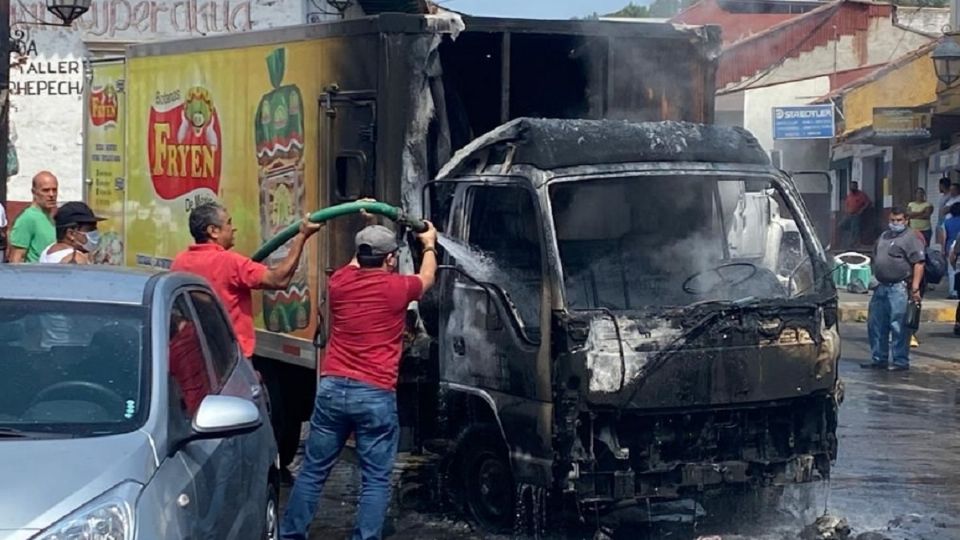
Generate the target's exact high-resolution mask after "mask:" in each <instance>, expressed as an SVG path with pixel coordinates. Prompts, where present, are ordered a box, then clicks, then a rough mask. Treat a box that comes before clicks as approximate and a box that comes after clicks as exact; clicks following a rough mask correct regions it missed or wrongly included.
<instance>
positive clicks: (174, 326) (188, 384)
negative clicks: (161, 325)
mask: <svg viewBox="0 0 960 540" xmlns="http://www.w3.org/2000/svg"><path fill="white" fill-rule="evenodd" d="M167 346H168V351H169V362H170V366H169V373H170V386H171V391H173V392H174V394H175V397H176V399H175V400H174V401H173V402H174V403H176V402H179V404H180V410H181V412H183V413H184V415H185V416H186V417H188V418H193V415H194V414H196V412H197V409H198V408H199V407H200V402H201V401H203V398H204V397H206V396H207V395H208V394H209V393H210V387H211V384H210V372H209V371H208V369H207V363H206V361H205V360H204V356H203V345H202V343H201V340H200V327H199V324H198V322H197V320H196V319H195V318H194V316H193V313H192V312H191V311H190V306H189V304H188V302H187V299H186V297H185V296H184V295H182V294H181V295H180V296H178V297H177V299H176V300H175V301H174V302H173V306H172V307H171V310H170V321H169V341H168V343H167Z"/></svg>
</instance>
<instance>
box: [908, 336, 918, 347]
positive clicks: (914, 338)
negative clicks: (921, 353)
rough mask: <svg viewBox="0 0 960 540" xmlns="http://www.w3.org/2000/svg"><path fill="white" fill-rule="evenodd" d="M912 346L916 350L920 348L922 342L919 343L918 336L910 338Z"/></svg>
mask: <svg viewBox="0 0 960 540" xmlns="http://www.w3.org/2000/svg"><path fill="white" fill-rule="evenodd" d="M910 346H911V347H913V348H914V349H916V348H917V347H919V346H920V342H919V341H917V336H910Z"/></svg>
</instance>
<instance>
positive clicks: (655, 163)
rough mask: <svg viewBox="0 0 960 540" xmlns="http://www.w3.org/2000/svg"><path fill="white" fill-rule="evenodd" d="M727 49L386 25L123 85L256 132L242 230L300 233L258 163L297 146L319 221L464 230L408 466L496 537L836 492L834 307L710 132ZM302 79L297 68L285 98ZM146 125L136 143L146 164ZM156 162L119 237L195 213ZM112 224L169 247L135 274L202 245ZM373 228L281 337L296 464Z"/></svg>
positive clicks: (333, 256) (794, 209)
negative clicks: (618, 513) (523, 520)
mask: <svg viewBox="0 0 960 540" xmlns="http://www.w3.org/2000/svg"><path fill="white" fill-rule="evenodd" d="M720 45H721V40H720V35H719V29H718V28H716V27H678V26H673V25H670V24H661V23H646V22H637V23H622V22H604V21H529V20H506V19H487V18H462V19H461V18H460V17H459V16H456V15H450V14H444V15H426V16H424V15H402V14H383V15H379V16H376V17H368V18H363V19H357V20H347V21H340V22H335V23H324V24H317V25H306V26H300V27H291V28H284V29H279V30H270V31H263V32H248V33H243V34H238V35H231V36H216V37H209V38H198V39H190V40H182V41H171V42H166V43H150V44H140V45H134V46H130V47H128V48H127V50H126V54H125V55H124V58H123V59H121V60H120V61H119V62H120V63H121V64H123V73H124V80H123V81H120V82H122V83H123V84H118V85H117V86H118V87H119V88H120V92H121V94H122V95H123V96H125V97H124V98H123V103H124V104H131V105H130V106H131V112H130V115H129V118H131V119H133V118H141V117H146V115H147V114H148V112H149V111H150V110H152V109H151V107H154V106H156V104H155V103H154V98H155V96H160V95H161V91H163V92H171V91H173V90H175V89H176V88H174V86H173V85H175V84H180V85H183V86H184V88H186V87H189V86H192V85H199V86H202V87H204V88H207V89H208V90H209V91H210V93H211V95H215V102H216V103H217V104H218V107H220V108H221V109H223V110H230V111H233V112H232V113H230V116H229V118H228V119H229V122H225V123H224V124H223V125H224V132H223V137H222V140H223V141H224V144H223V145H221V146H222V148H223V150H222V151H223V152H224V155H223V163H225V164H229V166H231V167H240V165H238V164H249V165H243V166H244V167H248V168H249V169H250V171H252V172H238V169H231V170H232V171H233V172H232V173H230V174H225V175H224V178H223V179H222V180H223V181H222V183H221V185H220V188H219V192H217V193H215V195H217V196H219V197H224V196H227V198H228V199H230V200H233V201H237V200H244V201H251V202H250V204H251V207H250V208H249V209H248V208H244V210H245V211H244V212H243V213H240V212H233V214H234V216H235V219H237V216H238V215H242V216H257V215H258V210H259V215H261V216H268V217H269V216H271V215H274V213H276V212H277V209H271V208H267V207H266V206H265V205H269V204H271V203H270V201H271V199H270V197H267V196H265V195H263V194H262V192H261V187H259V186H258V184H257V182H258V179H257V174H260V173H257V172H256V171H257V169H256V168H255V167H257V166H258V165H257V163H258V161H257V156H258V155H259V154H258V153H257V152H259V150H258V148H259V147H257V148H254V146H252V145H253V142H252V141H253V140H254V139H253V138H252V136H253V134H256V136H257V137H260V135H261V132H260V131H258V130H261V127H262V126H261V124H263V123H264V122H266V123H267V124H269V123H270V121H271V120H273V121H274V122H278V121H279V122H281V124H283V125H280V127H276V126H275V129H274V131H277V133H281V134H286V135H287V136H290V137H293V138H294V139H296V140H297V141H300V142H302V152H297V153H295V154H296V156H294V157H296V158H297V162H296V163H295V166H296V167H299V169H296V170H300V171H302V173H298V174H301V177H302V178H303V179H304V180H303V182H302V184H301V185H299V186H298V187H297V188H296V189H295V190H293V191H292V192H293V193H300V194H301V200H297V201H294V202H295V203H296V204H299V205H300V206H296V207H295V208H297V209H299V210H298V211H299V212H301V213H302V212H305V211H309V210H312V209H314V208H321V207H327V206H331V205H335V204H340V203H343V202H348V201H352V200H356V199H359V198H362V197H370V196H372V197H375V198H377V199H379V200H382V201H385V202H388V203H391V204H394V205H399V206H403V207H404V208H405V209H406V211H408V212H409V213H410V214H412V215H424V216H427V217H429V218H430V219H431V220H433V221H434V223H436V224H437V225H438V226H439V227H440V228H441V229H442V230H443V233H444V234H445V238H444V240H443V244H442V248H443V249H442V250H441V251H442V253H441V255H442V257H443V268H444V269H443V270H442V271H441V273H440V277H439V284H438V286H437V287H436V288H435V292H434V294H431V295H429V296H428V297H427V298H424V299H423V301H422V302H421V303H420V304H419V306H418V307H417V309H416V310H415V311H411V317H410V328H409V330H410V332H409V342H408V343H407V347H406V349H405V351H406V352H405V355H406V356H405V358H404V361H403V364H402V367H401V378H400V382H399V387H398V398H399V407H400V410H399V414H400V421H401V426H402V428H403V429H402V434H401V451H402V452H412V453H422V452H424V451H425V450H428V449H429V450H433V451H435V453H438V454H440V455H441V456H443V458H444V460H445V465H446V466H447V467H448V468H447V471H448V472H449V474H447V475H446V476H445V477H446V478H448V479H449V480H450V484H448V485H452V486H453V487H456V488H458V489H457V490H456V491H457V493H460V494H461V495H463V500H464V502H465V504H466V506H467V508H469V510H470V511H471V513H472V514H473V516H474V517H475V518H476V519H477V520H478V521H480V522H481V523H482V524H483V525H485V526H487V527H489V528H491V529H496V528H500V527H503V526H509V525H510V524H511V523H512V522H513V519H514V504H515V502H517V501H518V499H519V500H521V501H522V500H524V499H529V498H530V494H534V495H535V496H534V497H533V498H534V499H536V500H537V501H538V502H542V499H543V494H546V493H549V494H550V495H559V494H565V495H567V496H569V497H570V498H572V499H574V500H575V501H576V502H577V503H579V504H580V505H581V508H583V507H584V506H583V505H589V508H590V509H591V511H592V510H593V509H594V508H597V509H601V510H609V509H614V508H616V507H617V505H619V504H621V503H631V502H635V501H641V500H652V499H662V498H667V499H669V498H676V497H684V496H687V495H690V494H691V493H699V492H701V491H703V490H708V489H710V488H715V487H722V486H725V485H758V484H764V483H771V482H780V481H807V480H810V479H811V478H812V477H813V476H814V475H815V472H817V471H818V472H819V473H820V474H822V475H825V474H826V473H827V472H828V470H829V467H830V460H831V459H833V457H834V456H835V454H836V439H835V436H834V431H835V428H836V407H837V403H838V401H839V386H838V379H837V372H836V362H837V356H838V354H839V344H838V338H837V327H836V293H835V290H834V288H833V285H832V282H831V280H830V279H827V278H826V277H825V276H826V273H827V263H826V259H825V256H824V253H823V249H822V248H821V247H820V245H819V243H818V241H817V239H816V238H815V236H814V235H813V234H812V230H813V229H812V227H811V225H810V223H809V219H808V217H807V214H806V212H805V210H804V206H803V202H802V201H801V199H800V197H799V195H798V194H797V191H796V189H795V188H794V186H793V184H792V181H791V179H790V178H789V177H787V176H786V175H784V174H783V173H781V172H779V171H777V170H776V169H774V168H772V167H771V166H770V164H769V163H768V162H767V161H766V157H765V156H764V155H763V152H762V151H761V150H760V149H759V148H758V147H757V146H756V143H755V141H754V140H753V139H752V137H750V136H749V135H748V134H746V133H745V132H742V131H739V130H725V129H720V128H710V127H704V126H703V125H706V124H711V123H712V122H713V107H714V105H713V103H714V76H715V71H716V67H717V56H718V54H719V51H720ZM284 54H285V55H286V56H285V57H286V61H287V62H288V63H289V65H297V66H298V67H297V68H295V69H289V70H287V72H286V73H285V74H284V73H283V69H282V66H283V59H284ZM240 59H243V60H240ZM264 59H266V60H267V62H268V65H269V66H270V67H271V69H274V70H275V71H278V75H277V74H275V73H274V71H270V76H271V77H274V75H277V77H276V79H277V80H273V79H270V81H269V82H270V83H272V84H273V85H274V86H275V87H276V88H275V89H273V91H271V87H269V85H268V81H267V80H266V79H265V78H264V77H265V76H263V75H262V74H261V75H260V76H259V78H251V79H250V80H249V81H246V84H245V85H244V84H233V83H230V82H229V81H226V80H225V79H227V78H228V77H227V76H228V75H229V74H228V73H226V72H225V71H224V70H225V69H236V67H230V66H236V65H237V64H239V63H249V64H250V65H249V66H246V65H244V67H243V69H250V70H258V71H257V72H258V73H259V72H263V70H264V64H263V62H264ZM270 62H273V63H272V64H270ZM100 65H103V64H93V65H92V71H93V73H94V76H96V73H97V69H99V68H98V66H100ZM277 66H281V67H280V69H279V70H276V69H275V68H277ZM251 73H253V71H251ZM218 74H219V75H218ZM260 79H263V81H262V82H257V81H259V80H260ZM281 79H282V80H281ZM178 81H179V82H178ZM257 85H259V86H262V87H263V88H259V87H257ZM278 85H279V86H278ZM284 85H287V86H290V85H293V86H292V88H296V91H294V90H291V89H289V88H287V86H284ZM265 95H266V96H268V97H263V96H265ZM301 97H302V101H301ZM261 98H262V99H261ZM157 99H159V98H157ZM285 99H286V100H294V99H295V101H296V109H295V114H294V109H293V104H294V102H293V101H290V103H289V105H290V109H289V111H287V112H286V113H284V114H281V115H280V116H278V117H273V118H271V117H270V116H269V115H267V116H264V114H265V113H264V110H263V109H261V107H262V106H263V104H264V103H274V102H275V101H276V102H277V103H279V102H280V101H282V100H285ZM301 104H302V106H301ZM161 105H162V104H161ZM124 106H126V105H124ZM164 110H165V109H164ZM268 112H269V111H268ZM281 112H282V111H281ZM137 115H139V116H137ZM90 116H91V115H90V114H88V118H90ZM530 118H556V119H567V120H531V119H530ZM291 119H293V120H296V122H293V123H291V122H292V120H291ZM665 121H668V122H667V123H662V122H665ZM680 122H694V123H697V124H698V125H692V124H683V123H680ZM301 123H302V124H301ZM129 124H130V125H134V123H133V122H132V121H131V122H130V123H129ZM142 124H143V122H142V121H140V120H138V121H137V122H136V126H138V127H137V128H136V129H137V130H138V131H136V132H134V131H133V130H134V128H132V127H126V128H124V129H125V130H126V139H125V140H126V146H129V147H130V148H131V149H136V148H140V147H142V146H143V144H142V141H143V140H145V132H144V131H141V130H142V129H143V127H142ZM294 124H296V125H294ZM124 125H126V124H124ZM264 125H266V124H264ZM291 126H293V127H291ZM281 128H282V129H281ZM294 128H296V129H294ZM88 129H90V124H89V123H88ZM263 129H266V128H263ZM278 130H279V131H278ZM268 131H269V130H268ZM271 133H272V131H271ZM291 133H292V135H291ZM241 140H243V141H250V142H249V144H248V143H243V144H241V143H239V142H235V141H241ZM256 141H257V144H258V145H259V144H261V143H262V142H263V141H261V138H257V139H256ZM264 141H267V142H269V141H268V140H267V139H266V138H264ZM134 142H136V143H137V145H136V146H133V144H134ZM245 144H246V146H244V145H245ZM263 144H266V143H263ZM87 147H89V148H93V149H95V148H96V144H92V143H91V141H88V144H87ZM124 152H126V150H124ZM142 153H143V152H142V151H139V152H138V151H131V152H127V153H126V154H124V156H122V157H123V159H124V163H125V165H124V167H125V170H126V175H127V178H126V179H123V178H118V179H116V180H117V182H116V185H117V186H119V187H117V188H116V189H118V190H123V191H124V193H123V194H122V196H120V197H119V198H120V201H121V203H120V204H119V205H113V206H106V203H104V205H105V206H103V207H102V208H101V207H97V205H98V204H100V203H99V202H97V201H98V199H97V198H96V197H90V201H91V204H92V205H93V206H94V207H95V208H96V209H97V211H98V212H114V213H115V212H116V211H117V208H121V209H122V210H121V212H135V210H128V209H130V208H135V207H136V205H133V204H124V203H123V201H127V202H131V201H132V202H136V203H137V204H138V205H139V207H140V208H141V210H146V209H150V208H156V210H157V211H160V210H162V211H163V212H166V213H170V214H171V215H174V213H175V212H176V211H177V210H176V208H177V207H175V206H173V205H174V204H181V203H179V202H178V201H173V202H171V201H168V200H160V199H161V198H160V197H159V195H157V196H154V195H153V194H154V189H153V188H152V187H150V182H151V178H150V164H149V163H147V162H146V158H145V157H144V156H142V155H140V154H142ZM455 153H456V154H455ZM291 160H292V158H291ZM91 163H93V164H96V161H92V162H91ZM444 164H447V165H446V166H444ZM225 166H226V165H225ZM291 167H293V166H291ZM441 168H442V170H441ZM88 169H89V168H88ZM243 170H244V171H246V169H243ZM291 170H293V169H291ZM271 174H272V173H271ZM86 175H87V176H88V177H91V173H90V171H89V170H88V171H87V172H86ZM261 176H262V174H261ZM124 180H125V181H124ZM278 181H286V180H284V179H283V178H280V180H278ZM431 181H432V182H431ZM135 191H136V192H137V193H138V195H134V192H135ZM257 193H261V197H260V208H259V209H257V208H254V207H253V206H254V205H255V204H256V203H254V202H253V201H255V200H256V199H257V197H256V194H257ZM181 206H182V204H181ZM179 211H180V212H182V209H180V210H179ZM163 212H161V214H162V213H163ZM111 215H112V214H111ZM297 215H299V214H297ZM111 219H112V220H114V222H115V223H123V229H124V230H123V234H122V236H123V237H124V238H143V237H144V235H147V234H150V235H153V236H152V237H151V238H155V239H156V241H155V242H146V243H145V244H144V245H141V246H139V247H137V248H135V249H131V248H123V249H126V251H127V252H124V253H122V254H121V258H122V259H123V260H125V261H126V263H127V264H131V265H143V264H147V265H150V264H154V263H155V262H156V261H159V262H161V263H162V262H163V261H164V260H166V261H169V259H170V258H172V257H173V255H174V254H175V253H176V252H177V251H179V250H180V249H182V248H183V247H184V246H185V245H186V244H188V243H189V238H188V237H187V236H186V233H185V231H184V230H183V227H182V224H181V223H180V222H181V221H182V219H183V217H182V215H178V216H177V219H176V220H166V221H162V222H161V221H158V222H157V224H156V226H155V228H144V227H147V225H144V220H142V219H139V218H138V217H137V215H135V214H133V213H131V215H130V216H129V217H126V216H116V219H114V218H111ZM244 219H247V218H244ZM261 219H265V218H262V217H261ZM362 226H363V219H362V218H361V217H359V216H355V217H351V218H343V219H338V220H335V221H333V222H331V223H330V224H328V226H327V227H326V228H325V229H324V231H323V233H321V234H322V238H321V241H320V246H321V249H320V250H319V252H310V254H309V255H308V256H306V257H305V259H306V260H307V263H306V264H307V265H308V268H307V269H306V270H305V271H304V275H306V276H309V277H308V278H304V279H306V280H307V281H306V283H307V285H308V286H309V289H310V290H311V291H314V292H311V297H310V298H309V301H308V303H307V304H306V305H307V306H308V308H309V309H308V310H306V312H305V313H300V312H298V315H297V316H296V317H294V318H293V319H291V320H294V321H296V322H297V326H296V328H295V330H292V331H289V332H287V331H286V330H284V328H283V327H281V326H282V325H281V326H278V323H277V321H273V322H272V323H270V322H268V323H264V322H263V321H264V320H271V319H270V318H269V317H266V316H263V317H260V315H261V314H262V313H265V312H262V311H260V312H258V320H259V322H258V325H259V326H258V339H257V352H256V357H255V359H254V362H255V364H256V366H257V369H258V370H259V371H260V372H261V373H262V374H263V376H264V379H265V382H266V385H267V387H268V391H269V392H270V395H271V397H272V402H273V412H272V422H273V426H274V429H275V431H276V433H277V436H278V439H279V443H280V444H279V445H280V448H281V458H282V461H289V460H290V459H291V458H292V457H293V453H294V452H295V450H296V447H297V442H298V437H299V434H300V425H301V422H302V421H305V420H307V419H308V418H309V415H310V412H311V410H312V405H313V401H314V399H313V398H314V392H315V377H314V376H312V373H314V371H315V370H316V368H317V366H316V358H318V357H320V358H322V349H323V345H324V343H325V335H326V331H327V321H328V320H329V318H328V316H327V305H326V303H325V298H324V292H323V291H325V289H326V279H327V276H329V274H330V272H332V269H334V268H336V267H339V266H340V265H343V264H345V263H347V262H348V261H349V260H350V258H351V256H352V252H353V236H354V234H355V231H356V230H358V229H359V228H360V227H362ZM138 227H139V228H138ZM151 227H152V225H151ZM240 227H241V229H243V230H245V231H256V230H257V229H258V228H259V229H263V228H264V226H261V225H260V224H259V222H257V221H256V220H255V217H252V218H250V220H249V222H245V223H244V224H240ZM260 233H261V235H267V236H266V237H269V231H260ZM252 236H256V235H255V233H253V234H252ZM240 240H241V241H243V242H247V241H248V240H249V242H250V243H252V245H253V246H255V245H256V244H255V242H256V241H257V240H259V238H253V239H245V238H241V239H240ZM244 246H246V244H244ZM242 249H247V247H243V248H242ZM413 251H416V250H413ZM690 253H695V254H698V255H701V256H699V257H693V258H691V257H690ZM401 255H402V256H401V262H402V268H401V270H403V271H408V272H409V271H411V270H414V269H415V268H416V266H417V265H418V261H417V260H415V257H413V256H412V254H411V250H407V249H404V251H403V252H402V254H401ZM651 256H652V257H651ZM141 261H145V262H141ZM706 262H709V264H706ZM157 264H159V263H157ZM316 291H319V292H316ZM256 305H257V309H260V306H261V305H262V302H261V301H259V300H258V301H257V304H256ZM271 324H273V326H271ZM303 325H306V326H303ZM311 337H312V339H311ZM518 486H523V487H520V488H519V489H518ZM518 493H520V494H521V496H520V497H518ZM551 499H552V500H553V499H555V498H552V497H551ZM541 506H542V505H541Z"/></svg>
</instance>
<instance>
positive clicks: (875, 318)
mask: <svg viewBox="0 0 960 540" xmlns="http://www.w3.org/2000/svg"><path fill="white" fill-rule="evenodd" d="M906 214H907V213H906V211H905V210H904V209H903V208H901V207H894V208H893V209H892V210H890V223H889V225H888V230H886V231H884V232H883V234H881V235H880V238H879V239H878V240H877V243H876V245H875V246H874V248H873V262H872V263H871V264H872V267H873V275H874V277H875V278H876V280H877V281H878V285H877V287H876V288H875V289H874V291H873V296H872V297H871V298H870V306H869V312H868V314H867V333H868V335H869V338H870V354H871V357H872V361H871V362H868V363H864V364H860V367H862V368H865V369H888V367H890V357H891V352H892V356H893V366H892V369H893V370H894V371H906V370H908V369H910V347H909V345H908V344H907V338H908V336H909V330H907V329H906V328H905V322H906V315H907V303H908V302H910V301H914V302H919V301H920V284H921V282H922V280H923V263H924V260H925V255H924V249H923V240H922V239H921V238H920V237H919V236H918V235H917V234H914V233H912V232H910V231H909V229H908V228H907V215H906ZM891 338H892V339H891ZM891 348H892V351H891Z"/></svg>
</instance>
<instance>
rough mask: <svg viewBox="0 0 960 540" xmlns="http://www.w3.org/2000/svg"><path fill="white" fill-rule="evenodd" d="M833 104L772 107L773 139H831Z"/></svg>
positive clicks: (832, 133)
mask: <svg viewBox="0 0 960 540" xmlns="http://www.w3.org/2000/svg"><path fill="white" fill-rule="evenodd" d="M835 133H836V127H835V124H834V120H833V105H832V104H830V105H807V106H803V107H774V108H773V138H774V139H832V138H833V137H834V136H835Z"/></svg>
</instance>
